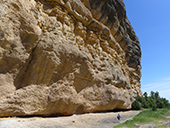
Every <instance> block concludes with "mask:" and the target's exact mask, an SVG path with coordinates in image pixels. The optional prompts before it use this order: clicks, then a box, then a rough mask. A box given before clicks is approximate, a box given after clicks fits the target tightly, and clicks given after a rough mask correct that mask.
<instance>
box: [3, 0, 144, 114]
mask: <svg viewBox="0 0 170 128" xmlns="http://www.w3.org/2000/svg"><path fill="white" fill-rule="evenodd" d="M140 58H141V51H140V44H139V40H138V38H137V36H136V35H135V32H134V30H133V28H132V26H131V25H130V23H129V21H128V19H127V17H126V11H125V6H124V3H123V1H122V0H1V1H0V116H1V117H2V116H27V115H44V116H48V115H57V114H60V115H71V114H74V113H86V112H96V111H106V110H112V109H130V108H131V102H132V98H133V97H134V96H135V95H136V94H139V95H140V94H141V90H140V77H141V71H140V69H141V66H140Z"/></svg>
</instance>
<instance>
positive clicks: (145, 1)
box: [123, 0, 170, 101]
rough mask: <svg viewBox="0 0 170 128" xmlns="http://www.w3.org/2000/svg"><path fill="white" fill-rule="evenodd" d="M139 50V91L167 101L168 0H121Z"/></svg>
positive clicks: (169, 84)
mask: <svg viewBox="0 0 170 128" xmlns="http://www.w3.org/2000/svg"><path fill="white" fill-rule="evenodd" d="M123 1H124V3H125V7H126V11H127V16H128V19H129V21H130V22H131V24H132V26H133V28H134V30H135V32H136V34H137V36H138V38H139V41H140V45H141V50H142V59H141V62H142V63H141V65H142V78H141V85H142V87H141V88H142V92H148V94H150V91H158V92H159V94H160V96H161V97H165V98H167V99H168V100H169V101H170V0H123Z"/></svg>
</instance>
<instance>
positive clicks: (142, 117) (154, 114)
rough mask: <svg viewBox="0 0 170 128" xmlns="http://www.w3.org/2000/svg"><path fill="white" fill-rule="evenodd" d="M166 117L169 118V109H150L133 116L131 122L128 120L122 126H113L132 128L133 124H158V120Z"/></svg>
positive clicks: (115, 127)
mask: <svg viewBox="0 0 170 128" xmlns="http://www.w3.org/2000/svg"><path fill="white" fill-rule="evenodd" d="M166 116H170V110H169V109H157V111H152V110H151V109H147V110H143V111H142V112H141V113H139V114H138V115H136V116H134V117H133V119H132V120H128V121H126V122H124V123H122V124H119V125H117V126H114V128H121V127H123V126H127V127H129V128H134V127H135V124H151V123H155V124H156V123H159V121H160V120H165V119H166Z"/></svg>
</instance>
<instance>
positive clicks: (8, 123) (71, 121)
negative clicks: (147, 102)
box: [0, 111, 140, 128]
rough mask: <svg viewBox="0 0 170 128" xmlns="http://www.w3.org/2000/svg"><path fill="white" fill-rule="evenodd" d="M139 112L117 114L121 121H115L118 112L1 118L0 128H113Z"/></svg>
mask: <svg viewBox="0 0 170 128" xmlns="http://www.w3.org/2000/svg"><path fill="white" fill-rule="evenodd" d="M139 112H140V111H126V112H119V113H120V115H121V117H122V118H121V120H120V121H119V120H117V118H116V116H117V114H118V112H107V113H89V114H82V115H73V116H67V117H49V118H39V117H31V118H1V119H0V128H113V126H115V125H118V124H119V123H122V122H124V121H126V120H128V119H130V118H132V117H133V116H135V115H136V114H138V113H139Z"/></svg>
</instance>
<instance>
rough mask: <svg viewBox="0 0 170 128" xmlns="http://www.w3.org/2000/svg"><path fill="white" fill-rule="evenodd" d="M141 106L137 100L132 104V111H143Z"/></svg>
mask: <svg viewBox="0 0 170 128" xmlns="http://www.w3.org/2000/svg"><path fill="white" fill-rule="evenodd" d="M141 108H142V107H141V104H140V102H139V101H137V100H135V101H134V102H133V103H132V109H133V110H141Z"/></svg>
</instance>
